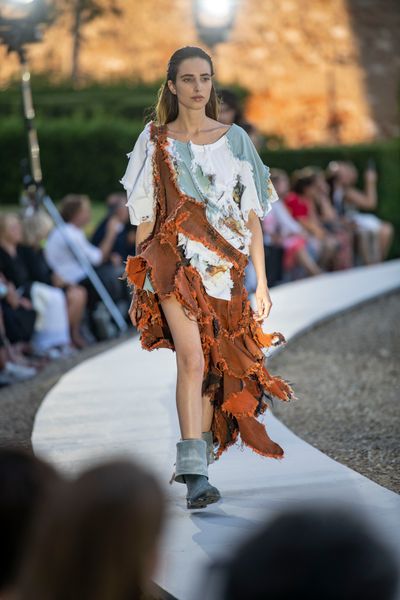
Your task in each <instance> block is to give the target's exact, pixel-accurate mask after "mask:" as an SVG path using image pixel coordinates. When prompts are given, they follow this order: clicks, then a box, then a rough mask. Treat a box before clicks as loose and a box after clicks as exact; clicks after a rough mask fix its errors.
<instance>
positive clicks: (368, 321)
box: [268, 290, 400, 493]
mask: <svg viewBox="0 0 400 600" xmlns="http://www.w3.org/2000/svg"><path fill="white" fill-rule="evenodd" d="M399 357H400V290H396V291H393V292H390V293H389V294H386V295H384V296H380V297H379V298H375V299H373V300H370V301H368V302H366V303H363V304H361V305H359V306H358V307H355V308H352V309H351V310H349V311H346V312H344V313H342V314H341V315H338V316H336V317H333V318H330V319H329V321H325V322H324V323H321V324H320V325H317V326H316V327H314V328H313V329H312V330H309V331H308V332H306V333H304V334H302V335H300V336H299V337H297V338H294V339H293V340H292V341H290V342H288V344H287V346H286V347H284V348H283V349H282V350H281V351H280V352H279V353H277V354H276V355H275V356H273V357H271V358H270V359H269V361H268V368H269V370H270V372H271V373H272V374H275V375H280V376H281V377H283V378H284V379H287V380H288V381H290V382H292V384H293V387H295V388H296V392H295V393H296V396H297V397H298V398H299V399H298V400H294V401H292V402H286V403H285V402H281V401H279V400H278V401H274V406H273V413H274V415H275V416H276V417H278V418H279V420H280V421H281V422H283V423H284V424H285V425H287V427H289V428H290V429H291V430H292V431H293V432H294V433H295V434H296V435H298V436H299V437H301V438H302V439H303V440H305V441H306V442H308V443H309V444H311V445H312V446H315V447H316V448H318V449H319V450H321V451H322V452H324V453H325V454H327V455H328V456H330V457H331V458H333V459H335V460H337V461H339V462H340V463H342V464H345V465H347V466H348V467H350V468H352V469H353V470H355V471H358V472H359V473H362V474H363V475H365V476H366V477H368V478H369V479H372V480H373V481H375V482H376V483H379V484H380V485H383V486H384V487H386V488H389V489H391V490H393V491H395V492H397V493H399V492H400V469H399V464H400V451H399V434H400V419H399V417H400V403H399V400H400V370H399Z"/></svg>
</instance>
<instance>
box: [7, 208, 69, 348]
mask: <svg viewBox="0 0 400 600" xmlns="http://www.w3.org/2000/svg"><path fill="white" fill-rule="evenodd" d="M0 270H1V271H2V273H3V274H4V276H5V277H6V278H7V279H8V280H9V281H11V282H12V283H13V284H14V285H15V287H16V291H17V293H18V294H19V295H20V296H23V297H25V298H26V300H25V301H24V304H25V307H26V308H34V309H35V311H36V313H37V314H36V319H35V324H34V331H33V334H32V337H31V340H30V342H31V344H32V347H33V348H34V351H35V352H36V353H37V354H39V355H40V354H44V355H48V356H50V357H53V358H58V357H60V356H68V355H70V354H71V353H72V352H73V349H72V347H71V336H70V332H69V322H68V311H67V303H66V299H65V295H64V294H63V292H62V291H61V290H60V289H57V288H56V287H54V286H53V285H48V284H47V283H42V282H41V281H37V280H35V279H34V278H32V275H31V273H30V272H29V268H28V266H27V264H26V263H25V256H24V252H23V249H22V225H21V221H20V219H19V217H18V215H17V214H15V213H3V214H1V215H0Z"/></svg>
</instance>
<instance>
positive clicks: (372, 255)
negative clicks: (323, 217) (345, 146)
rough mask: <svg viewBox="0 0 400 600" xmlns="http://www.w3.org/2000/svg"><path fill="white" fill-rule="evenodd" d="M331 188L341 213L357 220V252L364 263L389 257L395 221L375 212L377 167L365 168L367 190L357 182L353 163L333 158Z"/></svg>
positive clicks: (330, 172) (328, 173) (330, 169)
mask: <svg viewBox="0 0 400 600" xmlns="http://www.w3.org/2000/svg"><path fill="white" fill-rule="evenodd" d="M326 177H327V180H328V182H329V184H330V188H331V201H332V203H333V205H334V206H335V207H336V210H337V211H338V212H339V214H340V215H343V216H344V217H346V219H347V220H348V221H351V222H352V223H354V225H355V228H356V240H357V245H358V248H357V250H358V254H359V256H360V257H361V259H362V261H363V263H364V264H365V265H369V264H373V263H377V262H381V261H383V260H385V258H386V257H387V255H388V253H389V250H390V246H391V243H392V240H393V236H394V227H393V225H392V223H389V222H388V221H383V220H382V219H380V218H379V217H377V216H376V215H375V214H373V213H372V212H367V211H371V210H375V209H376V207H377V202H378V197H377V189H376V182H377V174H376V171H375V169H374V168H367V169H366V170H365V171H364V190H363V191H360V190H358V189H357V188H356V187H355V186H356V183H357V179H358V171H357V169H356V167H355V166H354V164H353V163H351V162H346V161H331V162H330V163H329V165H328V167H327V170H326Z"/></svg>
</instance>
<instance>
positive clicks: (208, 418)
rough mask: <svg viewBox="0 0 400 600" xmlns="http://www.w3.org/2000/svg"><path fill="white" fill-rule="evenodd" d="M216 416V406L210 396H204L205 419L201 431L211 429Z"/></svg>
mask: <svg viewBox="0 0 400 600" xmlns="http://www.w3.org/2000/svg"><path fill="white" fill-rule="evenodd" d="M213 416H214V407H213V405H212V404H211V402H210V398H209V396H203V419H202V423H201V431H209V430H210V429H211V423H212V420H213Z"/></svg>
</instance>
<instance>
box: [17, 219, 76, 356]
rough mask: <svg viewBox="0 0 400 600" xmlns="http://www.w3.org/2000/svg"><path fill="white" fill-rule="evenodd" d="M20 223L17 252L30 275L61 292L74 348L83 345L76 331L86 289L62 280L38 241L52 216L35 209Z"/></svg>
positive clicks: (51, 225) (41, 238) (49, 224)
mask: <svg viewBox="0 0 400 600" xmlns="http://www.w3.org/2000/svg"><path fill="white" fill-rule="evenodd" d="M22 226H23V240H24V245H22V247H21V254H22V256H23V258H24V261H25V264H26V265H27V267H28V270H29V272H30V275H31V278H32V279H34V280H35V281H41V282H42V283H47V284H48V285H52V286H54V287H57V288H60V289H61V290H63V292H65V296H66V300H67V307H68V320H69V326H70V334H71V340H72V343H73V344H74V346H75V347H76V348H84V347H85V346H86V345H87V342H86V341H85V339H84V338H83V336H82V335H81V333H80V326H81V322H82V318H83V313H84V310H85V306H86V301H87V292H86V289H85V288H84V287H83V286H82V285H72V284H69V283H67V282H66V281H64V280H63V279H62V277H60V276H59V275H58V273H56V272H55V271H53V270H52V269H51V268H50V267H49V265H48V264H47V261H46V259H45V256H44V252H43V249H42V242H43V241H45V240H46V239H47V237H48V235H49V232H50V231H51V229H52V228H53V221H52V219H51V218H50V216H49V215H48V214H47V213H46V212H45V211H43V210H37V211H36V212H35V213H34V214H33V215H32V216H29V217H25V218H23V220H22Z"/></svg>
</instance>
